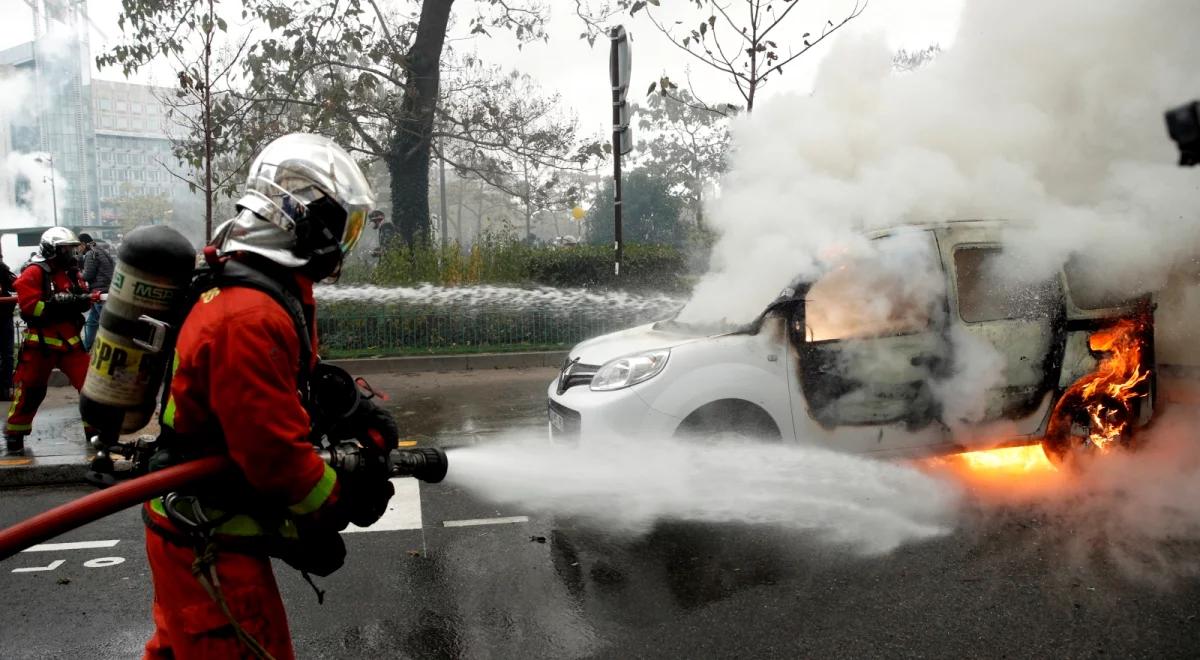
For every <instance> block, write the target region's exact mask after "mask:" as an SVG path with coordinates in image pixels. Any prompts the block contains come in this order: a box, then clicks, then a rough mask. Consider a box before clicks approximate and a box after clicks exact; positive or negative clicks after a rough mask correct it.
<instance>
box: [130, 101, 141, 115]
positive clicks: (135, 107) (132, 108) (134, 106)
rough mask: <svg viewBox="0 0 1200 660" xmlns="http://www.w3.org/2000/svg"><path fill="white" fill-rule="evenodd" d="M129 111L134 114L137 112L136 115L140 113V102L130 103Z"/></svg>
mask: <svg viewBox="0 0 1200 660" xmlns="http://www.w3.org/2000/svg"><path fill="white" fill-rule="evenodd" d="M129 111H130V112H132V113H134V114H137V115H140V114H142V104H141V103H130V104H129Z"/></svg>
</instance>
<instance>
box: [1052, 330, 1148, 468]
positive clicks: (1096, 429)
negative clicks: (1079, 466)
mask: <svg viewBox="0 0 1200 660" xmlns="http://www.w3.org/2000/svg"><path fill="white" fill-rule="evenodd" d="M1141 330H1142V328H1141V324H1140V323H1138V322H1137V321H1134V320H1132V319H1122V320H1121V321H1119V322H1117V323H1116V325H1113V326H1112V327H1110V328H1106V329H1104V330H1099V331H1097V332H1094V333H1092V336H1091V337H1089V338H1088V347H1089V348H1091V349H1092V350H1093V351H1097V352H1103V353H1105V354H1106V355H1105V357H1104V359H1103V360H1101V361H1100V365H1099V366H1098V367H1096V371H1094V372H1092V373H1091V374H1089V375H1088V376H1085V377H1084V378H1082V379H1080V380H1079V381H1077V382H1076V383H1075V384H1074V385H1072V386H1071V388H1070V389H1069V390H1067V392H1066V393H1065V394H1064V395H1063V398H1064V399H1066V398H1067V397H1068V395H1070V394H1071V393H1072V390H1075V389H1076V388H1078V391H1079V392H1080V394H1082V397H1083V403H1084V406H1085V409H1086V410H1087V414H1088V417H1089V418H1090V419H1091V422H1092V423H1091V428H1090V430H1089V433H1088V441H1089V442H1091V443H1092V445H1094V446H1095V447H1096V448H1097V449H1099V450H1100V451H1101V452H1106V451H1108V450H1109V449H1111V448H1112V446H1113V442H1114V441H1116V440H1117V439H1119V438H1120V437H1121V435H1122V434H1123V433H1125V430H1126V428H1127V427H1128V426H1129V422H1130V419H1131V417H1132V415H1131V412H1132V405H1133V404H1132V402H1133V399H1135V398H1137V397H1139V396H1144V395H1145V393H1144V392H1140V391H1139V390H1138V389H1137V386H1138V385H1141V384H1142V383H1143V382H1145V380H1146V379H1147V378H1149V377H1150V372H1149V371H1148V370H1147V371H1143V370H1142V338H1141V336H1140V335H1141Z"/></svg>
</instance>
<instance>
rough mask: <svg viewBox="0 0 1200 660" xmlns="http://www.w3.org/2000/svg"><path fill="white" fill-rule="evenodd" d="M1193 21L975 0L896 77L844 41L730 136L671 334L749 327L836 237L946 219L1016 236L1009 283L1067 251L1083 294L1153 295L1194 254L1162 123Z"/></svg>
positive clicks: (1133, 10) (1181, 75) (883, 51)
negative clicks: (1090, 286)
mask: <svg viewBox="0 0 1200 660" xmlns="http://www.w3.org/2000/svg"><path fill="white" fill-rule="evenodd" d="M1196 25H1200V3H1196V2H1193V1H1191V0H1151V1H1148V2H1127V1H1125V0H1098V1H1097V0H1070V1H1064V2H1054V3H1043V2H1032V1H1017V2H1014V1H1012V0H976V1H972V2H969V3H966V6H965V7H964V9H963V14H962V19H961V25H960V29H959V34H958V37H957V39H956V40H955V43H954V46H953V47H952V48H950V49H949V50H947V51H946V52H944V53H943V54H941V56H939V57H938V58H937V59H936V60H935V61H934V62H932V63H931V64H929V65H927V66H925V67H923V68H921V69H919V70H917V71H915V72H913V73H906V74H897V73H894V72H893V71H892V70H891V67H890V61H891V56H892V53H891V52H890V50H889V49H888V48H887V47H886V45H885V43H884V41H883V39H882V38H881V37H879V36H857V37H855V36H851V35H847V36H846V37H844V38H843V39H842V40H841V41H839V42H838V43H837V44H836V46H835V48H834V49H833V50H832V51H831V53H830V55H829V57H828V58H827V59H826V60H825V61H824V62H823V63H822V67H821V71H820V74H819V75H818V78H817V81H816V85H815V90H814V92H813V93H812V95H811V96H802V95H788V96H781V97H777V98H774V99H772V100H770V101H768V102H765V103H763V104H761V105H760V106H759V107H758V108H756V110H755V113H754V115H753V116H751V117H748V118H745V119H743V120H740V121H739V122H738V123H737V124H736V125H735V127H734V143H735V151H734V153H733V155H732V160H731V170H730V173H729V175H728V176H727V178H726V179H725V181H724V182H723V185H722V194H721V196H720V198H719V199H717V200H715V201H714V202H713V203H712V206H711V209H710V210H709V215H708V217H709V218H710V220H711V222H712V224H713V226H714V227H715V228H716V229H717V230H718V231H719V232H720V238H719V240H718V242H717V245H716V247H715V250H714V255H713V270H712V272H711V273H710V274H709V275H707V276H706V277H705V278H704V279H703V280H702V282H701V283H700V285H699V286H698V287H697V289H696V292H695V296H694V299H693V300H692V302H691V303H690V304H689V306H688V308H687V309H686V310H685V313H684V316H683V318H685V319H690V320H697V321H700V320H703V321H711V320H715V319H721V318H726V319H729V320H741V319H745V318H748V317H752V316H753V315H754V314H756V313H758V312H760V311H761V310H762V308H763V307H764V305H765V304H766V303H767V302H768V301H769V300H770V299H771V298H772V297H773V295H774V294H775V293H776V292H777V291H778V290H779V289H780V288H781V287H783V286H785V285H786V284H787V283H788V282H789V280H791V279H792V278H794V277H796V276H797V275H812V274H814V273H815V269H816V264H817V263H818V262H819V261H820V257H821V255H822V254H823V253H825V252H828V251H829V250H831V249H836V246H839V245H842V244H845V243H848V242H853V240H854V239H853V238H852V236H853V235H854V233H855V232H857V231H859V230H862V229H870V228H878V227H884V226H892V225H899V224H906V223H921V222H931V221H940V220H945V219H949V218H970V217H988V218H1006V219H1012V220H1015V221H1019V222H1022V223H1024V224H1025V225H1026V226H1027V227H1028V230H1026V231H1021V232H1012V233H1011V235H1010V236H1009V237H1008V246H1009V248H1010V249H1009V250H1008V251H1007V254H1008V255H1009V258H1010V259H1012V260H1013V261H1012V263H1014V265H1018V264H1019V271H1020V272H1021V273H1023V274H1025V275H1028V276H1029V277H1038V276H1039V275H1046V274H1049V273H1050V272H1052V271H1053V269H1055V268H1057V267H1058V266H1060V265H1061V264H1062V263H1063V262H1064V261H1065V260H1066V259H1067V258H1069V257H1070V256H1072V255H1080V256H1082V257H1086V258H1088V260H1087V261H1088V263H1089V264H1091V266H1092V267H1091V268H1089V269H1088V270H1089V272H1090V274H1091V275H1092V276H1093V277H1094V278H1098V279H1099V280H1100V282H1099V283H1100V284H1101V285H1102V286H1105V287H1108V288H1113V289H1115V290H1119V291H1130V290H1137V291H1146V290H1153V289H1156V288H1160V287H1162V286H1163V285H1164V284H1165V282H1166V281H1167V279H1168V277H1169V276H1170V275H1171V273H1172V270H1173V269H1176V268H1178V267H1179V266H1181V265H1184V264H1186V263H1188V262H1189V261H1190V260H1191V259H1193V258H1194V255H1195V254H1196V253H1197V249H1198V247H1200V221H1198V218H1197V215H1198V214H1197V209H1200V185H1198V184H1200V177H1198V175H1197V172H1194V171H1186V170H1180V169H1178V168H1176V167H1175V160H1176V155H1175V152H1174V146H1173V145H1172V143H1171V142H1170V140H1169V139H1168V138H1167V136H1166V132H1165V129H1164V125H1163V119H1162V115H1163V111H1164V110H1165V109H1166V108H1168V107H1173V106H1175V105H1178V104H1180V103H1182V102H1184V101H1186V100H1188V99H1190V98H1194V97H1195V96H1197V95H1200V65H1198V63H1200V39H1196V38H1195V26H1196ZM1096 264H1102V267H1096ZM1014 270H1018V269H1014Z"/></svg>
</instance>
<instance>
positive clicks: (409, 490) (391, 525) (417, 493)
mask: <svg viewBox="0 0 1200 660" xmlns="http://www.w3.org/2000/svg"><path fill="white" fill-rule="evenodd" d="M390 481H391V482H392V486H394V487H395V488H396V494H395V495H393V496H392V499H391V500H389V501H388V507H387V511H384V512H383V517H381V518H380V519H379V520H376V521H375V524H374V525H371V526H370V527H359V526H357V525H350V526H349V527H347V528H346V529H345V531H346V532H392V531H396V530H398V529H421V482H419V481H417V480H416V479H413V478H412V477H396V478H394V479H391V480H390Z"/></svg>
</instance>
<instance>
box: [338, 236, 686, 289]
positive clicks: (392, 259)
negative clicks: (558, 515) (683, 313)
mask: <svg viewBox="0 0 1200 660" xmlns="http://www.w3.org/2000/svg"><path fill="white" fill-rule="evenodd" d="M686 271H687V259H686V257H685V255H684V254H683V252H682V251H680V250H679V249H678V248H675V247H673V246H669V245H626V246H625V250H624V260H623V263H622V264H621V274H620V276H617V275H615V274H614V272H613V251H612V247H611V246H608V245H604V246H601V245H577V246H570V247H554V246H531V245H526V244H524V243H520V242H517V241H514V240H511V239H509V238H507V237H503V236H495V235H484V236H483V237H481V240H479V241H477V242H476V244H475V245H473V246H471V249H470V250H469V251H466V252H465V253H464V251H463V250H461V249H460V248H459V246H458V245H457V244H455V243H452V244H450V245H449V246H447V247H446V248H445V249H442V248H440V247H439V246H434V245H417V246H407V245H405V246H400V247H396V248H393V249H390V250H387V251H385V252H384V253H383V254H382V255H381V256H380V257H379V260H378V263H377V264H376V265H375V266H374V267H371V266H369V265H367V264H364V263H358V264H353V265H350V266H347V268H346V269H345V271H344V272H343V274H342V279H341V282H342V283H343V284H362V283H369V284H378V285H382V286H389V285H390V286H396V285H412V284H421V283H431V284H437V285H441V286H458V285H470V284H507V285H516V286H529V285H542V286H552V287H599V288H607V289H624V290H634V291H638V290H640V291H650V290H653V291H665V292H680V291H682V290H684V289H685V288H686V286H687V278H686Z"/></svg>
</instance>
